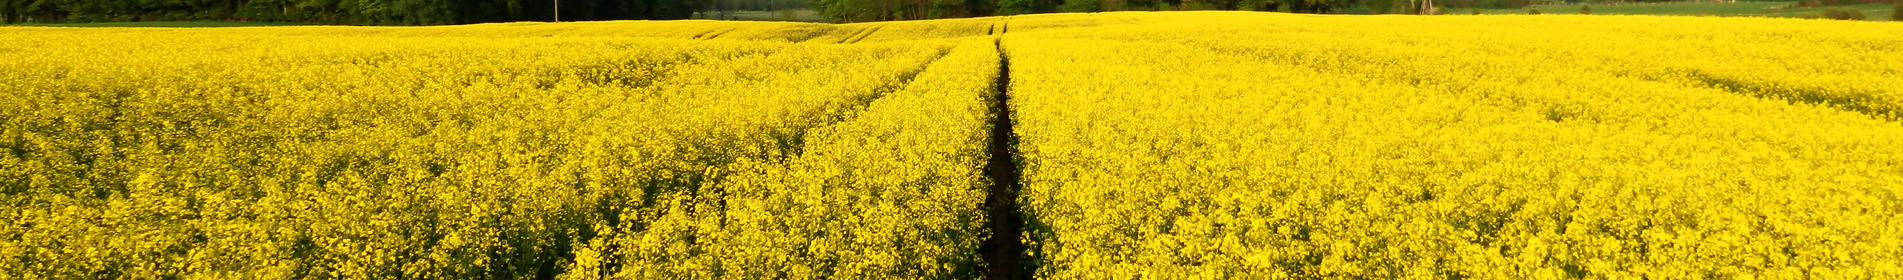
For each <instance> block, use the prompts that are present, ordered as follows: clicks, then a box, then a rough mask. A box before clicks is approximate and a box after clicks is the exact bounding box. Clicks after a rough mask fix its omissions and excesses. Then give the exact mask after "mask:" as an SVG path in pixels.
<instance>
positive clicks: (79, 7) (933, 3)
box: [0, 0, 1356, 25]
mask: <svg viewBox="0 0 1903 280" xmlns="http://www.w3.org/2000/svg"><path fill="white" fill-rule="evenodd" d="M1354 1H1356V0H560V2H559V4H560V6H559V7H560V9H561V13H560V14H561V19H562V20H619V19H683V18H690V17H693V16H694V13H696V12H714V11H734V10H774V9H789V8H809V7H810V8H812V9H814V10H815V12H816V13H818V14H819V15H820V16H821V17H824V18H825V19H826V20H828V21H834V22H862V21H880V20H907V19H931V18H956V17H974V16H991V15H1013V14H1026V13H1046V12H1098V11H1118V10H1177V9H1198V10H1208V9H1225V10H1256V11H1284V12H1306V13H1327V12H1331V11H1334V10H1336V9H1339V8H1342V7H1346V6H1349V5H1353V4H1354V3H1355V2H1354ZM556 4H557V3H556V2H555V1H551V0H0V22H4V23H21V22H38V23H64V22H125V21H178V20H224V21H265V22H300V23H317V24H358V25H432V24H464V23H481V22H509V21H551V20H555V18H554V16H555V14H556V13H555V9H556V8H557V6H556Z"/></svg>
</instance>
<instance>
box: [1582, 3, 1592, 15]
mask: <svg viewBox="0 0 1903 280" xmlns="http://www.w3.org/2000/svg"><path fill="white" fill-rule="evenodd" d="M1579 14H1582V15H1590V14H1592V5H1579Z"/></svg>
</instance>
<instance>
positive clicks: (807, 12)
mask: <svg viewBox="0 0 1903 280" xmlns="http://www.w3.org/2000/svg"><path fill="white" fill-rule="evenodd" d="M694 18H696V19H719V20H750V21H798V22H821V21H825V19H823V18H820V17H819V13H817V12H814V11H813V9H796V10H780V11H733V12H728V13H726V14H722V13H719V12H699V13H695V14H694Z"/></svg>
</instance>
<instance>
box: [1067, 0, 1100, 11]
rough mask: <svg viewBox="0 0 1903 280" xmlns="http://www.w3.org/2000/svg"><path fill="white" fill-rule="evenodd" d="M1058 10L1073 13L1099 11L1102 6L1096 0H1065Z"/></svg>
mask: <svg viewBox="0 0 1903 280" xmlns="http://www.w3.org/2000/svg"><path fill="white" fill-rule="evenodd" d="M1058 10H1059V11H1064V12H1073V13H1075V12H1101V11H1103V6H1102V5H1101V4H1100V3H1098V2H1097V0H1067V1H1064V5H1063V6H1062V7H1058Z"/></svg>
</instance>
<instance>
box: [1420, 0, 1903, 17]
mask: <svg viewBox="0 0 1903 280" xmlns="http://www.w3.org/2000/svg"><path fill="white" fill-rule="evenodd" d="M1794 3H1796V2H1733V3H1706V2H1673V3H1640V4H1591V5H1590V6H1592V13H1593V14H1604V15H1687V16H1760V17H1815V16H1817V15H1818V13H1819V12H1821V11H1822V10H1823V9H1833V8H1834V9H1856V10H1861V11H1863V15H1864V16H1865V17H1867V18H1866V19H1867V20H1888V19H1890V17H1891V15H1890V13H1891V11H1892V10H1891V7H1892V6H1891V5H1890V4H1864V5H1844V6H1827V7H1797V6H1792V4H1794ZM1580 6H1581V5H1536V6H1531V7H1528V8H1527V9H1480V10H1479V11H1480V13H1481V14H1526V13H1527V12H1528V10H1533V9H1538V10H1540V13H1543V14H1578V13H1579V12H1580ZM1448 13H1456V14H1467V13H1472V10H1460V9H1451V10H1448Z"/></svg>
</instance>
